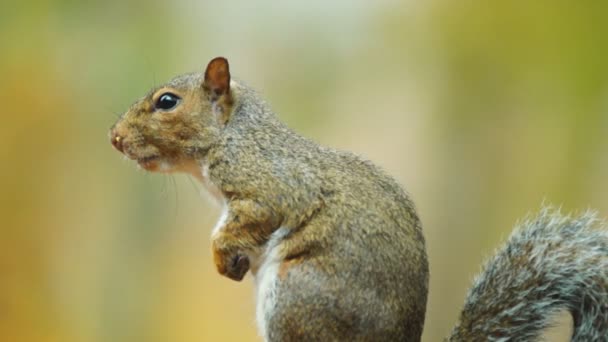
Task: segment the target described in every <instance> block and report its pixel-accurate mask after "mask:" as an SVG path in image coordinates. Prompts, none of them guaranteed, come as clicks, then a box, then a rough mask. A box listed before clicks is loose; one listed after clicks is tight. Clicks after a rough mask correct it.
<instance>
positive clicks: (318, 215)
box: [111, 58, 428, 341]
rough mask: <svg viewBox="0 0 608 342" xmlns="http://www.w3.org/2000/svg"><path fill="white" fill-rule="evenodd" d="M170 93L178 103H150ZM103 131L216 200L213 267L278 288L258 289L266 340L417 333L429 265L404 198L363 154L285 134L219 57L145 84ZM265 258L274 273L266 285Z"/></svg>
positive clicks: (150, 165) (409, 337)
mask: <svg viewBox="0 0 608 342" xmlns="http://www.w3.org/2000/svg"><path fill="white" fill-rule="evenodd" d="M167 92H169V93H172V94H175V95H176V96H179V97H180V98H181V100H179V103H178V104H177V105H176V106H175V107H174V108H171V109H168V110H160V109H158V108H156V107H155V103H156V101H157V100H158V98H159V97H160V96H161V95H162V94H164V93H167ZM111 139H112V142H113V144H114V145H115V147H117V149H119V150H121V151H122V152H123V153H124V154H125V155H126V156H128V157H129V158H131V159H134V160H136V161H137V162H138V163H139V165H140V166H142V167H143V168H145V169H147V170H150V171H158V172H188V173H191V174H193V175H194V176H195V177H197V178H198V179H199V180H200V181H201V182H203V184H205V186H207V188H208V189H209V190H210V192H212V193H213V194H214V195H215V196H216V197H217V198H218V199H219V200H220V201H221V202H223V203H224V205H225V206H226V208H227V213H226V215H225V219H224V220H223V221H221V225H220V226H219V227H218V229H217V230H216V233H214V235H213V237H212V248H213V259H214V261H215V265H216V267H217V270H218V272H219V273H220V274H223V275H225V276H227V277H229V278H231V279H234V280H241V279H242V278H243V277H244V275H245V274H246V273H247V272H248V270H249V269H251V271H252V274H253V275H254V276H255V277H256V279H258V278H259V279H258V281H259V282H262V283H263V284H261V285H259V286H270V287H272V288H273V289H274V290H272V291H270V292H269V294H267V296H270V297H263V298H261V299H260V298H258V301H259V303H258V305H261V304H264V303H265V302H268V303H271V304H268V305H267V306H268V307H267V308H266V309H265V310H266V311H264V312H263V313H262V314H259V315H258V316H259V317H258V320H260V321H261V322H262V323H263V324H262V326H261V329H262V330H263V333H264V337H265V338H266V339H267V340H269V341H299V340H322V341H334V340H361V341H362V340H368V341H372V340H373V341H394V340H402V341H418V340H419V339H420V336H421V334H422V327H423V323H424V316H425V310H426V298H427V289H428V264H427V259H426V251H425V245H424V237H423V235H422V229H421V224H420V221H419V219H418V216H417V214H416V211H415V209H414V205H413V203H412V201H411V200H410V198H409V197H408V195H407V194H406V193H405V191H404V190H403V189H402V188H401V186H399V184H398V183H397V182H396V181H395V180H394V179H392V178H391V177H389V176H388V175H386V174H385V173H384V172H383V171H382V170H380V169H379V168H378V167H376V166H375V165H373V164H372V163H371V162H369V161H366V160H364V159H362V158H360V157H358V156H356V155H354V154H351V153H348V152H341V151H336V150H333V149H330V148H326V147H322V146H319V145H317V144H316V143H314V142H312V141H310V140H308V139H306V138H303V137H301V136H299V135H297V134H296V133H294V132H293V131H291V130H290V129H289V128H287V127H286V126H285V125H283V124H282V123H281V122H280V121H279V120H278V119H277V118H276V116H275V115H274V114H273V113H272V112H271V111H270V110H269V108H268V106H267V105H266V104H265V102H264V101H263V100H261V99H260V98H259V97H258V95H257V94H256V93H255V92H253V91H252V90H251V89H249V88H248V87H246V86H245V85H243V84H242V83H240V82H234V81H232V80H231V77H230V71H229V67H228V62H227V61H226V60H225V59H223V58H216V59H214V60H212V61H211V62H210V63H209V65H208V67H207V69H206V71H205V73H195V74H189V75H183V76H179V77H177V78H175V79H173V80H172V81H170V82H169V83H167V84H165V85H163V86H161V87H160V88H157V89H154V90H152V91H151V92H150V93H149V94H147V95H146V96H144V97H143V98H142V99H140V100H138V101H137V102H136V103H135V104H133V105H132V106H131V108H130V109H129V110H128V111H127V112H126V113H125V114H124V115H123V117H122V118H121V119H120V120H119V122H117V123H116V125H115V126H114V127H113V128H112V130H111ZM279 229H283V230H285V231H286V232H287V233H286V234H285V235H284V236H280V237H276V236H275V233H276V232H277V231H279ZM272 244H274V245H272ZM275 245H276V246H275ZM269 254H270V256H269ZM269 258H277V263H278V264H277V265H278V267H277V276H276V279H275V278H269V279H270V280H269V283H264V281H263V280H261V279H263V277H264V276H265V274H267V273H264V274H262V272H268V271H267V267H266V266H264V265H266V264H264V263H265V262H268V260H269ZM271 261H272V260H271ZM260 303H261V304H260ZM260 315H261V317H260Z"/></svg>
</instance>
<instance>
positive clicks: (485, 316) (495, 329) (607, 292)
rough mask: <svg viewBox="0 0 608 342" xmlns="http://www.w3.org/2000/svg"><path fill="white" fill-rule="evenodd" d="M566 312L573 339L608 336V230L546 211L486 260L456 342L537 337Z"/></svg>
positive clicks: (589, 217)
mask: <svg viewBox="0 0 608 342" xmlns="http://www.w3.org/2000/svg"><path fill="white" fill-rule="evenodd" d="M564 309H565V310H568V311H569V312H570V313H571V314H572V317H573V320H574V332H573V335H572V341H608V230H607V229H606V227H605V226H604V224H603V223H602V222H600V221H599V220H597V218H596V215H595V214H594V213H593V212H587V213H585V214H583V215H581V216H578V217H570V216H564V215H561V214H560V213H559V211H556V210H553V209H550V208H546V209H543V210H542V211H541V213H540V214H539V215H538V216H537V217H535V218H532V219H529V220H527V221H525V222H523V223H522V224H520V225H519V227H518V228H517V229H516V230H515V232H514V233H513V234H512V235H511V237H510V238H509V240H508V241H507V243H506V245H505V246H503V247H502V248H501V249H499V251H498V252H497V253H496V255H495V256H494V257H492V258H491V260H489V262H488V263H487V264H486V265H485V267H484V268H483V271H482V272H481V274H480V275H479V276H478V277H477V279H476V280H475V281H474V284H473V287H472V288H471V290H470V291H469V294H468V296H467V299H466V302H465V306H464V309H463V310H462V313H461V315H460V319H459V322H458V324H457V325H456V327H455V328H454V329H453V331H452V334H451V336H450V337H449V338H448V340H449V341H533V340H536V339H537V338H538V337H539V336H540V334H541V332H542V331H543V330H544V329H546V328H548V327H549V326H550V325H551V319H552V318H553V317H554V316H555V314H556V313H557V312H559V311H561V310H564Z"/></svg>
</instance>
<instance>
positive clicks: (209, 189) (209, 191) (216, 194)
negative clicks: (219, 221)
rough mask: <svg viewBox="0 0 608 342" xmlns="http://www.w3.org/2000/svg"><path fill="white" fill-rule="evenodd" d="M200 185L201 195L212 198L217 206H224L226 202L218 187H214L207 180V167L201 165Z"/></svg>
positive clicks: (208, 179)
mask: <svg viewBox="0 0 608 342" xmlns="http://www.w3.org/2000/svg"><path fill="white" fill-rule="evenodd" d="M201 176H202V177H201V183H202V184H203V189H204V191H202V192H203V193H205V194H206V195H209V196H210V197H212V198H213V199H214V200H215V201H216V202H217V203H218V204H220V205H225V203H226V200H225V198H224V195H223V194H222V192H221V191H220V189H219V187H218V186H217V185H215V184H214V183H213V182H212V181H211V179H210V178H209V166H207V165H203V166H202V169H201Z"/></svg>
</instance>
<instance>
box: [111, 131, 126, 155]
mask: <svg viewBox="0 0 608 342" xmlns="http://www.w3.org/2000/svg"><path fill="white" fill-rule="evenodd" d="M110 141H111V142H112V146H114V148H115V149H117V150H118V151H120V152H121V153H122V152H124V150H123V142H124V137H123V136H121V135H120V134H118V133H117V132H116V130H114V131H112V134H111V135H110Z"/></svg>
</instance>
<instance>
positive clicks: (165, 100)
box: [156, 93, 179, 110]
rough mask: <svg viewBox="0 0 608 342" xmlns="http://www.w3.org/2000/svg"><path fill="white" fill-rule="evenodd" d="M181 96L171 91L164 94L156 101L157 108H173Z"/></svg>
mask: <svg viewBox="0 0 608 342" xmlns="http://www.w3.org/2000/svg"><path fill="white" fill-rule="evenodd" d="M178 101H179V96H177V95H175V94H171V93H164V94H162V95H161V96H160V97H159V98H158V100H157V101H156V108H158V109H165V110H167V109H171V108H173V107H175V106H176V105H177V102H178Z"/></svg>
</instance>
